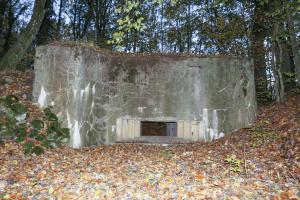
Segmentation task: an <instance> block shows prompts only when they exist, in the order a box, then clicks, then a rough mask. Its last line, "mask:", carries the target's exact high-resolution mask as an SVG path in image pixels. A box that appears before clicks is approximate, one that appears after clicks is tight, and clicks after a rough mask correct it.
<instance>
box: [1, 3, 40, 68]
mask: <svg viewBox="0 0 300 200" xmlns="http://www.w3.org/2000/svg"><path fill="white" fill-rule="evenodd" d="M45 3H46V0H35V3H34V8H33V14H32V17H31V19H30V22H29V23H28V25H27V27H26V28H25V30H24V31H23V32H22V33H21V34H20V36H19V37H18V39H17V41H16V42H15V44H14V45H13V46H12V47H11V48H10V49H9V50H8V51H7V52H6V54H5V55H4V57H3V58H2V59H1V61H0V70H3V69H5V68H14V67H16V65H17V64H18V63H19V62H20V61H21V60H22V58H23V56H24V54H25V53H26V51H27V49H28V48H29V46H30V44H31V43H32V41H33V40H34V38H35V36H36V34H37V33H38V31H39V28H40V26H41V24H42V22H43V18H44V14H45V10H44V8H45Z"/></svg>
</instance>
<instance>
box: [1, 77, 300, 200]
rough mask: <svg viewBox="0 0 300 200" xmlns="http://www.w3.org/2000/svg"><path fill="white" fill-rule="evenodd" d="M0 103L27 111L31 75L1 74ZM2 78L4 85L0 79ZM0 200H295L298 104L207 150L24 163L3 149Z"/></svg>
mask: <svg viewBox="0 0 300 200" xmlns="http://www.w3.org/2000/svg"><path fill="white" fill-rule="evenodd" d="M0 75H1V76H0V79H1V80H0V93H1V95H3V96H4V95H9V94H13V95H15V96H17V97H18V98H20V99H21V101H22V102H23V103H24V104H26V106H28V107H29V113H30V115H29V116H30V117H34V116H39V115H40V113H41V111H40V110H39V109H38V107H37V106H36V105H35V104H33V103H32V102H31V92H32V76H33V73H32V71H26V72H17V71H9V72H0ZM3 77H4V78H3ZM0 155H1V156H0V166H1V168H0V199H300V189H299V188H300V96H299V95H292V96H289V97H288V100H287V101H286V102H284V103H282V104H277V103H273V104H271V105H270V106H265V107H260V108H259V110H258V116H257V121H256V123H255V124H254V125H253V126H252V127H250V128H245V129H240V130H237V131H235V132H232V133H231V134H227V135H226V136H225V137H223V138H221V139H218V140H215V141H213V142H211V143H205V142H196V143H191V144H184V145H172V146H167V147H164V146H160V145H141V144H114V145H109V146H99V147H94V146H93V147H85V148H82V149H72V148H69V147H61V148H54V149H50V150H47V151H46V152H45V154H42V155H39V156H35V155H33V156H24V154H23V151H22V146H21V145H20V144H18V143H16V142H14V141H11V140H6V141H4V143H3V144H0Z"/></svg>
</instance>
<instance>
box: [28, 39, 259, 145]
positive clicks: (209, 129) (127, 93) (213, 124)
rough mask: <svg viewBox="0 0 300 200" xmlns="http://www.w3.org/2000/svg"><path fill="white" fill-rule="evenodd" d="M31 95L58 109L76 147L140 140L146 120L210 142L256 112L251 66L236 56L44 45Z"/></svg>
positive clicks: (249, 120) (246, 123)
mask: <svg viewBox="0 0 300 200" xmlns="http://www.w3.org/2000/svg"><path fill="white" fill-rule="evenodd" d="M33 96H34V100H35V101H36V102H38V103H39V105H40V106H41V107H45V106H48V105H55V106H54V109H55V112H56V113H57V114H58V115H59V117H60V118H61V119H62V120H63V122H64V123H65V125H67V126H68V127H69V128H70V129H71V132H72V137H71V145H72V146H73V147H80V146H83V145H92V144H101V143H110V142H114V141H116V140H121V139H128V138H132V137H135V136H139V134H140V122H141V121H171V122H177V126H178V128H177V133H178V134H177V136H179V137H183V138H188V139H193V140H212V139H215V138H219V137H221V136H222V135H223V133H226V132H229V131H231V130H234V129H237V128H241V127H246V126H249V124H251V123H252V122H253V121H254V119H255V113H256V101H255V91H254V77H253V72H252V70H251V62H250V61H248V60H247V59H238V58H232V57H205V58H204V57H196V56H194V57H185V56H173V55H172V56H162V55H133V54H115V53H108V52H101V51H96V50H93V49H91V48H86V47H82V46H73V47H67V46H62V45H48V46H41V47H38V48H37V53H36V59H35V82H34V91H33Z"/></svg>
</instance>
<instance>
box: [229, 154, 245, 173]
mask: <svg viewBox="0 0 300 200" xmlns="http://www.w3.org/2000/svg"><path fill="white" fill-rule="evenodd" d="M225 162H226V163H227V164H228V165H229V169H228V171H227V172H233V173H239V172H241V163H242V161H241V160H239V159H237V158H236V156H235V155H234V154H232V155H228V156H227V157H226V158H225Z"/></svg>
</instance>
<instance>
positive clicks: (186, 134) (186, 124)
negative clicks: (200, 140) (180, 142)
mask: <svg viewBox="0 0 300 200" xmlns="http://www.w3.org/2000/svg"><path fill="white" fill-rule="evenodd" d="M183 126H184V127H183V129H184V137H183V138H184V139H190V138H191V122H190V121H184V125H183Z"/></svg>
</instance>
